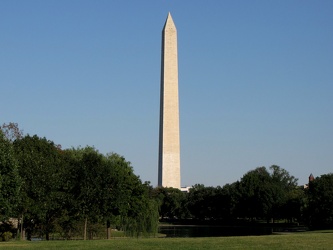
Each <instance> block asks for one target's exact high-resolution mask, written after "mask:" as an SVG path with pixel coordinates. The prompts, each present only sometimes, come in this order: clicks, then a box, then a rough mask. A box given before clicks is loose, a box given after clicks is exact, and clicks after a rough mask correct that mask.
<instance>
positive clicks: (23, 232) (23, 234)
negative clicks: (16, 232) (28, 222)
mask: <svg viewBox="0 0 333 250" xmlns="http://www.w3.org/2000/svg"><path fill="white" fill-rule="evenodd" d="M23 219H24V217H23V214H22V217H21V225H20V226H21V240H24V238H25V230H24V227H23Z"/></svg>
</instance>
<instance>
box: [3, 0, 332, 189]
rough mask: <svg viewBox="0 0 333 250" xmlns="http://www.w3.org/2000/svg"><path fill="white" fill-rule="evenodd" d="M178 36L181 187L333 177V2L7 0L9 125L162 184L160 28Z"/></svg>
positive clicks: (5, 86)
mask: <svg viewBox="0 0 333 250" xmlns="http://www.w3.org/2000/svg"><path fill="white" fill-rule="evenodd" d="M169 11H170V12H171V14H172V16H173V20H174V22H175V24H176V26H177V30H178V53H179V93H180V128H181V175H182V177H181V179H182V185H193V184H196V183H202V184H205V185H207V186H217V185H220V186H223V185H224V184H226V183H232V182H234V181H236V180H239V179H240V178H241V177H242V176H243V174H245V173H246V172H247V171H249V170H252V169H254V168H256V167H258V166H266V167H269V166H270V165H273V164H276V165H279V166H281V167H282V168H285V169H286V170H288V171H289V172H290V173H291V174H292V175H294V176H295V177H297V178H299V184H304V183H305V182H307V178H308V176H309V175H310V173H313V175H314V176H319V175H322V174H326V173H330V172H333V152H332V149H333V133H332V129H333V112H332V111H333V14H332V13H333V1H331V0H328V1H324V0H320V1H307V0H300V1H296V0H293V1H269V0H268V1H266V0H261V1H245V0H244V1H234V0H232V1H221V0H211V1H195V0H182V1H176V0H173V1H171V0H170V1H167V0H158V1H157V0H150V1H144V0H143V1H125V0H118V1H109V0H105V1H104V0H99V1H93V0H90V1H84V0H29V1H25V0H20V1H18V0H0V86H1V90H0V91H1V92H0V93H1V99H0V105H1V110H0V123H1V124H2V123H8V122H17V123H18V124H19V126H20V128H21V129H23V130H24V132H25V133H29V134H31V135H33V134H37V135H39V136H41V137H44V136H45V137H46V138H47V139H49V140H52V141H54V142H55V143H57V144H61V145H62V147H63V148H70V147H72V146H74V147H77V146H80V145H81V146H86V145H90V146H95V148H97V149H98V150H99V151H100V152H102V153H107V152H116V153H118V154H120V155H123V156H124V157H125V158H126V159H127V160H128V161H130V162H131V163H132V165H133V168H134V171H135V173H136V174H137V175H140V177H141V179H142V180H143V181H151V183H152V184H153V185H156V184H157V161H158V160H157V158H158V127H159V124H158V122H159V91H160V60H161V58H160V56H161V52H160V51H161V31H162V28H163V25H164V22H165V19H166V17H167V14H168V12H169Z"/></svg>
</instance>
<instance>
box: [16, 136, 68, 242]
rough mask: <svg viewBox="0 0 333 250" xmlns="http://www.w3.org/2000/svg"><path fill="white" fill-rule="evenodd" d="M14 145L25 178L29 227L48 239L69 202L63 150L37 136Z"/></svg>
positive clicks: (23, 192)
mask: <svg viewBox="0 0 333 250" xmlns="http://www.w3.org/2000/svg"><path fill="white" fill-rule="evenodd" d="M13 145H14V149H15V154H16V157H17V159H18V162H19V174H20V176H21V178H22V189H21V193H20V197H21V202H20V212H21V214H25V222H26V223H27V224H26V226H27V227H29V228H33V229H35V230H37V229H38V231H39V233H40V234H43V235H45V237H46V239H47V240H48V239H49V234H50V232H52V229H53V226H54V224H53V223H54V221H55V220H56V218H58V216H59V215H60V214H61V212H62V210H63V204H64V202H65V199H66V192H65V191H66V190H64V189H63V187H64V186H65V185H64V182H63V181H64V178H63V177H64V171H65V165H64V161H63V158H62V151H61V149H60V148H59V147H58V146H56V145H55V144H54V143H53V142H52V141H49V140H47V139H46V138H39V137H38V136H36V135H35V136H30V135H27V136H24V137H23V138H22V139H16V140H15V141H14V143H13Z"/></svg>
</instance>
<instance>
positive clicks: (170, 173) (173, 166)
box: [158, 13, 180, 188]
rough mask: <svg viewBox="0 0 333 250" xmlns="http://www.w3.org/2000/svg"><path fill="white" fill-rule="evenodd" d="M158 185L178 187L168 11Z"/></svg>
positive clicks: (174, 60) (173, 50)
mask: <svg viewBox="0 0 333 250" xmlns="http://www.w3.org/2000/svg"><path fill="white" fill-rule="evenodd" d="M160 102H161V103H160V137H159V162H158V186H163V187H173V188H180V140H179V106H178V54H177V30H176V26H175V24H174V22H173V20H172V17H171V15H170V13H169V14H168V17H167V20H166V22H165V25H164V28H163V31H162V63H161V96H160Z"/></svg>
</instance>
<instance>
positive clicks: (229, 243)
mask: <svg viewBox="0 0 333 250" xmlns="http://www.w3.org/2000/svg"><path fill="white" fill-rule="evenodd" d="M332 248H333V231H332V230H331V231H318V232H306V233H288V234H287V233H286V234H279V235H269V236H241V237H218V238H217V237H207V238H139V239H136V238H114V239H112V240H90V241H82V240H78V241H49V242H46V241H35V242H28V241H11V242H0V249H10V250H12V249H80V250H81V249H126V250H131V249H133V250H134V249H135V250H137V249H143V250H144V249H154V250H155V249H179V250H180V249H186V250H191V249H332Z"/></svg>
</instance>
